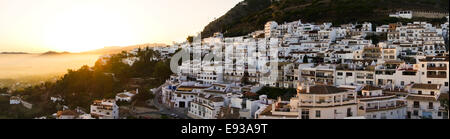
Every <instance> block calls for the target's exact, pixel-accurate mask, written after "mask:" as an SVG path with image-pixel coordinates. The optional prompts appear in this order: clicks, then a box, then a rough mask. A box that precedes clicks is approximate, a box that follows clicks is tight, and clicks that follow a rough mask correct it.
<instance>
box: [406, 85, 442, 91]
mask: <svg viewBox="0 0 450 139" xmlns="http://www.w3.org/2000/svg"><path fill="white" fill-rule="evenodd" d="M440 87H441V85H440V84H414V85H413V86H412V88H413V89H428V90H439V89H440Z"/></svg>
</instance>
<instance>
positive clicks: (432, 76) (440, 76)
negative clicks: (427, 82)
mask: <svg viewBox="0 0 450 139" xmlns="http://www.w3.org/2000/svg"><path fill="white" fill-rule="evenodd" d="M427 77H428V78H447V75H443V74H441V75H427Z"/></svg>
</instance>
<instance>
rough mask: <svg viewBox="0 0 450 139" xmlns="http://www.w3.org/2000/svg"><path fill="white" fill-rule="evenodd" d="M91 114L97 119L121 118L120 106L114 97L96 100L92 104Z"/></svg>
mask: <svg viewBox="0 0 450 139" xmlns="http://www.w3.org/2000/svg"><path fill="white" fill-rule="evenodd" d="M91 116H92V117H94V118H97V119H119V106H117V105H116V101H115V100H113V99H104V100H95V101H94V103H93V104H92V105H91Z"/></svg>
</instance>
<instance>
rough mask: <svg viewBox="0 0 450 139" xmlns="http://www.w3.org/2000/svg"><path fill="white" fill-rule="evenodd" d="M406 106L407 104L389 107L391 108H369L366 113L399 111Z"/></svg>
mask: <svg viewBox="0 0 450 139" xmlns="http://www.w3.org/2000/svg"><path fill="white" fill-rule="evenodd" d="M405 106H406V104H405V103H397V105H389V106H384V107H378V106H377V107H374V108H367V109H366V111H367V112H375V111H386V110H393V109H398V108H401V107H405Z"/></svg>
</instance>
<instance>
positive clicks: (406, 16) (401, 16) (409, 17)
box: [389, 11, 413, 19]
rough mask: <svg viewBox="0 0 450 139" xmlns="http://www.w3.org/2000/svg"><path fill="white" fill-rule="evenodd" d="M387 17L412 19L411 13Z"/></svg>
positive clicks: (397, 13) (398, 13)
mask: <svg viewBox="0 0 450 139" xmlns="http://www.w3.org/2000/svg"><path fill="white" fill-rule="evenodd" d="M389 17H394V18H406V19H412V17H413V12H412V11H399V12H396V13H394V14H390V15H389Z"/></svg>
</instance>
